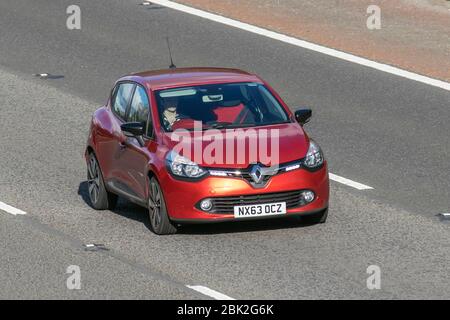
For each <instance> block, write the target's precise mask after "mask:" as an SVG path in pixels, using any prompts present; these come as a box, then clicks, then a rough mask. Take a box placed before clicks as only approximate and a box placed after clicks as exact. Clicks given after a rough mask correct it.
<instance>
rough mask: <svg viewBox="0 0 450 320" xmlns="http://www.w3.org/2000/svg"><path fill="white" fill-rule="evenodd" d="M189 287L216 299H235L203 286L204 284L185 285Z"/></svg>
mask: <svg viewBox="0 0 450 320" xmlns="http://www.w3.org/2000/svg"><path fill="white" fill-rule="evenodd" d="M186 287H188V288H189V289H192V290H195V291H197V292H200V293H201V294H204V295H205V296H208V297H211V298H214V299H216V300H236V299H233V298H231V297H229V296H227V295H225V294H223V293H220V292H217V291H216V290H213V289H210V288H207V287H204V286H186Z"/></svg>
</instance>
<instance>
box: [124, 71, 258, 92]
mask: <svg viewBox="0 0 450 320" xmlns="http://www.w3.org/2000/svg"><path fill="white" fill-rule="evenodd" d="M126 80H129V81H130V80H131V81H135V82H138V83H141V84H142V85H144V86H147V87H148V88H149V89H151V90H161V89H167V88H176V87H185V86H192V85H200V84H214V83H231V82H260V83H262V82H263V81H262V80H261V79H260V78H259V77H257V76H256V75H254V74H250V73H248V72H245V71H242V70H239V69H228V68H174V69H164V70H154V71H145V72H139V73H133V74H130V75H128V76H125V77H123V78H121V79H120V80H119V81H126Z"/></svg>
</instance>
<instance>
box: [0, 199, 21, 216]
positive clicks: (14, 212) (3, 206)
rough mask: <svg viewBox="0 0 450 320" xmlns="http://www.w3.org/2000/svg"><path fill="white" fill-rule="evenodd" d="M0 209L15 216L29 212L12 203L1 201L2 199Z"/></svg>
mask: <svg viewBox="0 0 450 320" xmlns="http://www.w3.org/2000/svg"><path fill="white" fill-rule="evenodd" d="M0 210H3V211H6V212H8V213H10V214H12V215H15V216H16V215H24V214H27V213H26V212H25V211H22V210H20V209H17V208H14V207H11V206H10V205H7V204H6V203H4V202H1V201H0Z"/></svg>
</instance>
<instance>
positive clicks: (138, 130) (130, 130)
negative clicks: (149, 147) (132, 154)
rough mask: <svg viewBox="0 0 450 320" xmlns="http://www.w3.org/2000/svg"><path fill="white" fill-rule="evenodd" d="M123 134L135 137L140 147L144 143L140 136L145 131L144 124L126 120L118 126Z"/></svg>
mask: <svg viewBox="0 0 450 320" xmlns="http://www.w3.org/2000/svg"><path fill="white" fill-rule="evenodd" d="M120 128H121V129H122V131H123V133H124V134H125V136H127V137H130V138H136V139H137V141H138V142H139V144H140V145H141V147H142V146H143V145H144V139H142V136H143V135H144V133H145V124H144V123H142V122H127V123H124V124H122V125H121V126H120Z"/></svg>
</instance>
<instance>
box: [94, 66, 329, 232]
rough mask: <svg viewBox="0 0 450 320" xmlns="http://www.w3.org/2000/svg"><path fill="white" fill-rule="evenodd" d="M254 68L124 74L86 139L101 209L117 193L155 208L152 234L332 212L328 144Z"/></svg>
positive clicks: (320, 218) (319, 218) (318, 219)
mask: <svg viewBox="0 0 450 320" xmlns="http://www.w3.org/2000/svg"><path fill="white" fill-rule="evenodd" d="M310 117H311V110H309V109H300V110H297V111H296V112H294V113H291V111H290V110H289V108H288V107H287V105H286V104H285V103H284V102H283V100H282V99H281V98H280V96H279V95H278V94H277V93H276V92H275V91H274V90H273V89H272V88H271V87H270V86H269V85H268V84H267V83H266V82H264V81H263V80H262V79H260V78H259V77H257V76H256V75H253V74H249V73H247V72H244V71H240V70H235V69H219V68H178V69H176V68H175V69H169V70H160V71H149V72H143V73H137V74H132V75H129V76H125V77H123V78H121V79H119V80H118V81H117V83H116V85H115V86H114V89H113V90H112V92H111V95H110V98H109V100H108V103H107V104H106V105H105V106H103V107H101V108H100V109H98V110H97V111H96V112H95V113H94V115H93V117H92V123H91V127H90V132H89V138H88V141H87V148H86V161H87V169H88V170H87V172H88V186H89V196H90V200H91V204H92V206H93V207H94V208H95V209H98V210H105V209H113V208H114V206H115V205H116V203H117V199H118V196H121V197H123V198H126V199H128V200H130V201H132V202H134V203H137V204H139V205H141V206H143V207H145V208H148V210H149V216H150V222H151V228H152V230H153V232H155V233H156V234H171V233H174V232H176V231H177V227H178V226H180V225H182V224H185V223H201V222H220V221H238V220H246V219H263V218H274V217H285V216H292V215H300V216H302V219H305V220H307V221H309V222H311V223H323V222H325V220H326V218H327V212H328V198H329V180H328V171H327V163H326V161H325V159H324V156H323V153H322V150H321V149H320V147H319V146H318V145H317V143H316V142H314V141H313V140H311V139H310V138H309V137H308V136H307V134H306V133H305V131H304V130H303V128H302V127H303V125H304V124H305V123H307V122H308V121H309V119H310Z"/></svg>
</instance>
